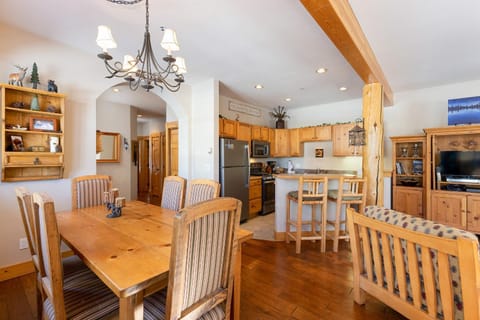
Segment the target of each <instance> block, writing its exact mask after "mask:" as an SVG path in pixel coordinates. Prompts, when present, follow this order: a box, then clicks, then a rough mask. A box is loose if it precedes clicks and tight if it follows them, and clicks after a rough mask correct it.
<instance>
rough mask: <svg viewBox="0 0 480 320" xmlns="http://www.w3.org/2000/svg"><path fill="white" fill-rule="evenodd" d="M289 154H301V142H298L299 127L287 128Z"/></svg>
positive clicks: (298, 155) (300, 155) (299, 155)
mask: <svg viewBox="0 0 480 320" xmlns="http://www.w3.org/2000/svg"><path fill="white" fill-rule="evenodd" d="M288 135H289V154H290V156H291V157H302V156H303V142H300V129H298V128H297V129H288Z"/></svg>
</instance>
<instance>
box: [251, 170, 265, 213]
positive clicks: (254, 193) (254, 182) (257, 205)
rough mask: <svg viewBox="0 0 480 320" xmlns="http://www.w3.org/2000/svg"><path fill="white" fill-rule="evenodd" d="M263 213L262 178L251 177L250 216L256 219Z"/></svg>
mask: <svg viewBox="0 0 480 320" xmlns="http://www.w3.org/2000/svg"><path fill="white" fill-rule="evenodd" d="M260 211H262V177H250V185H249V189H248V216H249V218H254V217H255V216H257V215H258V213H259V212H260Z"/></svg>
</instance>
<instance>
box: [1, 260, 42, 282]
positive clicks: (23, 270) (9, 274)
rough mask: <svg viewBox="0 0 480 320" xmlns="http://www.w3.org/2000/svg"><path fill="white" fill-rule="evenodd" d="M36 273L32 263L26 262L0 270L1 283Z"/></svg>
mask: <svg viewBox="0 0 480 320" xmlns="http://www.w3.org/2000/svg"><path fill="white" fill-rule="evenodd" d="M33 272H35V267H34V266H33V262H32V261H25V262H21V263H17V264H14V265H11V266H6V267H2V268H0V282H1V281H5V280H10V279H13V278H17V277H21V276H24V275H27V274H30V273H33Z"/></svg>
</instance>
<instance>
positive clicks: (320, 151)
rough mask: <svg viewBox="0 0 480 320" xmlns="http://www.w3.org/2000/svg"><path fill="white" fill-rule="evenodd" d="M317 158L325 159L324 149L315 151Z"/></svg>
mask: <svg viewBox="0 0 480 320" xmlns="http://www.w3.org/2000/svg"><path fill="white" fill-rule="evenodd" d="M315 158H323V149H315Z"/></svg>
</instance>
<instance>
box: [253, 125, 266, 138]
mask: <svg viewBox="0 0 480 320" xmlns="http://www.w3.org/2000/svg"><path fill="white" fill-rule="evenodd" d="M268 129H269V128H267V127H261V126H252V127H251V132H252V140H262V141H268V138H269V133H268Z"/></svg>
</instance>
